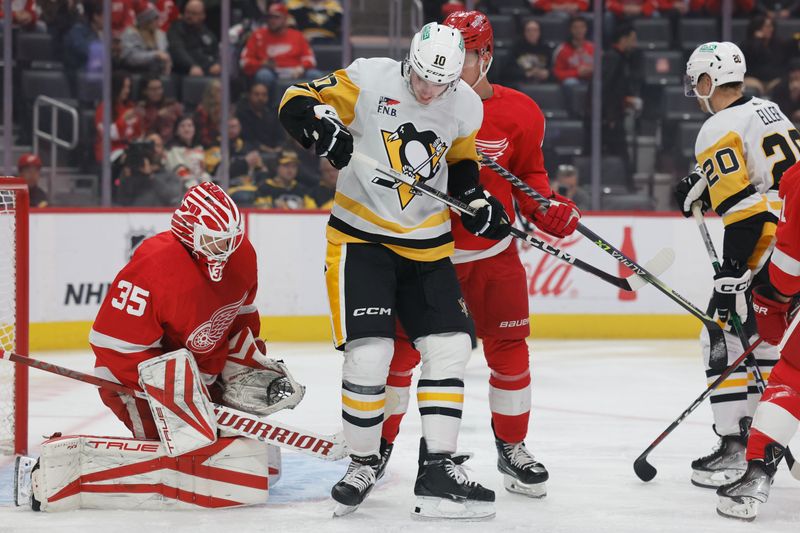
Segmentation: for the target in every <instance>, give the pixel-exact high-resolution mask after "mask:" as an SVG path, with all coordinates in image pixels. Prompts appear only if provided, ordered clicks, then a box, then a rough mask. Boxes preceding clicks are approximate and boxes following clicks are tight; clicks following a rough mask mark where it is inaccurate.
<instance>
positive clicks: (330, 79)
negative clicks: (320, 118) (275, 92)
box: [278, 69, 361, 126]
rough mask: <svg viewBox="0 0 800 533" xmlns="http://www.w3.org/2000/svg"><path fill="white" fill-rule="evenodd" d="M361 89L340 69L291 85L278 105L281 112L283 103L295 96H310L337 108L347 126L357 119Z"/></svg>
mask: <svg viewBox="0 0 800 533" xmlns="http://www.w3.org/2000/svg"><path fill="white" fill-rule="evenodd" d="M360 92H361V89H359V88H358V86H357V85H356V84H355V83H353V81H352V80H351V79H350V76H348V75H347V71H345V70H344V69H339V70H337V71H335V72H333V73H331V74H329V75H328V76H325V77H323V78H319V79H317V80H314V81H312V82H309V83H298V84H295V85H292V86H291V87H289V88H288V89H287V90H286V92H285V93H284V94H283V98H282V99H281V104H280V106H279V107H278V112H279V113H280V110H281V108H282V107H283V105H284V104H285V103H286V102H288V101H289V100H290V99H292V98H294V97H295V96H309V97H311V98H314V99H315V100H318V101H319V102H320V103H323V104H328V105H330V106H332V107H333V108H334V109H336V112H337V113H338V114H339V118H341V119H342V123H343V124H344V125H345V126H349V125H350V124H351V123H352V122H353V120H354V119H355V116H356V115H355V109H356V102H357V101H358V95H359V94H360Z"/></svg>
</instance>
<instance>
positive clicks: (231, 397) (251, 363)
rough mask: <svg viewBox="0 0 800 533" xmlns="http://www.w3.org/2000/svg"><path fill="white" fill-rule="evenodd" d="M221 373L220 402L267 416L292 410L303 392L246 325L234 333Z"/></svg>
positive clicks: (283, 366)
mask: <svg viewBox="0 0 800 533" xmlns="http://www.w3.org/2000/svg"><path fill="white" fill-rule="evenodd" d="M228 350H229V352H228V357H227V359H226V360H225V367H224V368H223V369H222V374H221V376H220V378H221V382H222V387H223V392H222V403H223V404H225V405H227V406H229V407H233V408H234V409H240V410H242V411H245V412H247V413H251V414H254V415H259V416H266V415H270V414H272V413H276V412H278V411H280V410H282V409H293V408H294V406H296V405H297V404H298V403H300V400H302V399H303V395H304V394H305V387H303V386H302V385H300V384H299V383H297V382H296V381H295V380H294V378H293V377H292V375H291V374H290V373H289V369H288V368H286V365H285V364H284V362H283V361H279V360H276V359H271V358H269V357H267V354H266V346H265V345H264V341H262V340H261V339H256V338H254V337H253V333H252V332H251V331H250V329H249V328H245V329H243V330H242V331H240V332H239V333H237V334H236V335H234V336H233V337H232V338H231V340H230V342H229V345H228Z"/></svg>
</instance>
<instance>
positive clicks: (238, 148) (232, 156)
mask: <svg viewBox="0 0 800 533" xmlns="http://www.w3.org/2000/svg"><path fill="white" fill-rule="evenodd" d="M221 140H222V139H220V138H219V137H217V138H216V139H215V140H214V143H213V144H212V146H211V147H210V148H206V156H205V157H206V158H205V164H206V171H207V172H208V173H209V174H211V175H212V176H214V177H215V178H217V177H218V172H219V164H220V162H221V161H222V149H221V147H220V144H221V142H220V141H221ZM228 142H229V147H228V161H229V165H228V177H229V178H231V179H233V178H234V177H236V176H238V175H239V174H235V173H234V169H235V168H240V167H236V165H238V164H240V162H244V161H245V159H246V157H247V156H248V155H249V154H250V153H254V154H256V155H259V153H258V151H256V150H251V149H250V147H249V146H248V145H247V143H246V142H244V139H242V125H241V123H240V122H239V119H238V118H236V117H231V118H229V119H228Z"/></svg>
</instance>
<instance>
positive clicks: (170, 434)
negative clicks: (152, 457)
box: [139, 349, 217, 457]
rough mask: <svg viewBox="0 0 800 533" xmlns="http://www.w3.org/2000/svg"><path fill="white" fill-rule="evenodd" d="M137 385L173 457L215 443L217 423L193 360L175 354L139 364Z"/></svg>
mask: <svg viewBox="0 0 800 533" xmlns="http://www.w3.org/2000/svg"><path fill="white" fill-rule="evenodd" d="M139 384H140V385H141V387H142V389H143V390H144V391H145V392H146V393H147V396H148V402H149V403H150V411H151V412H152V413H153V419H155V423H156V429H157V430H158V435H159V437H160V439H161V442H162V443H164V449H165V450H166V452H167V455H169V456H170V457H176V456H178V455H182V454H185V453H188V452H190V451H192V450H197V449H198V448H202V447H203V446H208V445H209V444H211V443H213V442H214V441H215V440H216V439H217V419H216V416H215V415H214V407H213V405H212V404H211V400H210V398H209V394H208V390H207V389H206V387H205V385H204V384H203V381H202V378H201V377H200V371H199V370H198V369H197V363H196V362H195V360H194V356H192V354H191V353H190V352H189V351H188V350H186V349H181V350H176V351H174V352H170V353H167V354H164V355H162V356H159V357H155V358H153V359H148V360H147V361H143V362H141V363H139Z"/></svg>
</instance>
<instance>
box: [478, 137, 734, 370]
mask: <svg viewBox="0 0 800 533" xmlns="http://www.w3.org/2000/svg"><path fill="white" fill-rule="evenodd" d="M478 155H480V156H481V158H482V159H483V163H484V164H485V165H486V166H487V167H489V168H491V169H492V170H494V171H495V172H497V173H498V174H499V175H500V176H501V177H502V178H504V179H505V180H506V181H509V182H511V184H513V185H514V186H516V187H518V188H519V189H520V190H521V191H522V192H524V193H525V194H527V195H528V196H530V197H531V198H533V199H534V200H536V201H537V202H538V203H539V205H541V206H543V207H548V206H549V205H550V200H548V199H547V198H545V197H544V196H542V195H541V194H539V193H538V192H537V191H536V190H535V189H533V188H532V187H531V186H530V185H528V184H527V183H525V182H524V181H522V180H521V179H519V178H518V177H517V176H515V175H514V174H512V173H511V172H509V171H508V170H506V169H505V168H503V167H502V166H500V165H499V164H498V163H496V162H495V161H494V160H493V159H491V158H490V157H488V156H487V155H486V154H484V153H483V152H481V151H480V150H478ZM577 229H578V233H580V234H581V235H583V236H584V237H587V238H588V239H589V240H591V241H592V242H593V243H594V244H595V245H596V246H597V247H598V248H600V249H601V250H603V251H604V252H606V253H607V254H609V255H610V256H611V257H613V258H614V259H616V260H617V261H619V262H620V263H622V264H623V265H625V266H626V267H628V268H629V269H631V270H632V271H633V272H634V274H637V275H639V276H640V277H642V278H644V280H645V281H647V282H648V283H650V284H651V285H653V286H654V287H655V288H657V289H658V290H659V291H661V292H662V293H664V294H665V295H666V296H667V297H668V298H669V299H670V300H672V301H674V302H675V303H677V304H678V305H680V306H681V307H683V308H684V309H685V310H686V311H688V312H689V313H691V314H692V315H694V316H695V317H697V318H698V319H700V321H701V322H702V323H703V325H704V326H705V327H706V329H707V330H708V337H709V340H710V344H711V355H710V357H709V366H710V367H711V368H713V369H714V370H719V369H722V368H725V363H726V361H727V360H728V350H727V347H726V345H725V336H724V335H723V332H722V328H721V327H720V325H719V324H717V322H716V321H715V320H714V319H713V318H711V317H710V316H708V315H707V314H706V313H704V312H703V311H701V310H700V309H698V308H697V307H696V306H695V305H694V304H692V303H691V302H690V301H689V300H687V299H686V298H684V297H683V296H681V295H680V294H678V293H677V292H675V291H674V290H673V289H671V288H670V287H669V286H668V285H666V284H665V283H664V282H663V281H661V280H660V279H658V278H657V277H656V275H655V274H653V273H652V272H650V271H649V270H648V269H646V268H644V267H642V266H640V265H639V264H637V263H636V262H635V261H633V260H632V259H630V258H629V257H627V256H626V255H625V254H623V253H622V252H621V251H619V250H618V249H617V248H615V247H614V246H613V245H612V244H611V243H609V242H608V241H606V240H605V239H603V238H602V237H600V236H599V235H598V234H597V233H595V232H593V231H592V230H590V229H589V228H587V227H586V226H584V225H583V223H581V222H578V228H577Z"/></svg>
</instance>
